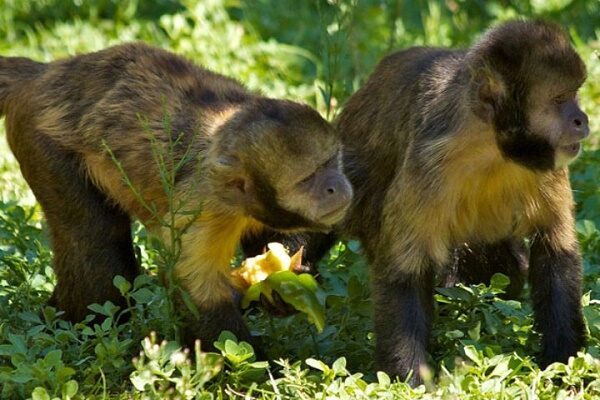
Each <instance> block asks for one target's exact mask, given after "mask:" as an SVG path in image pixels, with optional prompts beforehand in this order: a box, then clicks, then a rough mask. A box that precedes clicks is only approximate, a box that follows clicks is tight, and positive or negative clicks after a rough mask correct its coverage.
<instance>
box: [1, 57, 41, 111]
mask: <svg viewBox="0 0 600 400" xmlns="http://www.w3.org/2000/svg"><path fill="white" fill-rule="evenodd" d="M45 66H46V64H43V63H39V62H36V61H33V60H30V59H29V58H25V57H1V56H0V117H1V116H3V115H4V114H5V113H6V105H7V103H8V98H9V96H10V95H11V94H12V93H14V92H15V91H16V90H17V89H18V88H19V87H21V85H23V84H24V83H26V82H27V81H30V80H31V79H33V78H35V77H36V76H38V75H39V74H40V73H41V72H42V71H43V70H44V69H45Z"/></svg>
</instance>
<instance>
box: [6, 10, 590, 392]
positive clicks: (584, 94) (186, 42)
mask: <svg viewBox="0 0 600 400" xmlns="http://www.w3.org/2000/svg"><path fill="white" fill-rule="evenodd" d="M536 15H539V16H544V17H546V18H550V19H554V20H556V21H558V22H561V23H562V24H564V25H565V26H567V27H568V28H569V29H570V32H571V34H572V37H573V38H574V40H575V42H576V45H577V48H578V50H579V52H580V54H581V55H582V57H583V58H584V60H585V61H586V63H587V65H588V72H589V78H588V80H587V83H586V84H585V86H584V87H583V88H582V90H581V103H582V106H583V108H584V110H585V111H586V112H587V113H588V114H589V116H590V121H591V128H592V136H591V138H590V140H589V141H588V144H587V147H586V151H585V152H584V154H583V155H582V157H581V158H580V159H579V160H578V161H577V162H576V163H575V165H574V166H573V168H572V183H573V187H574V191H575V197H576V200H577V202H578V205H579V208H578V210H577V216H578V222H577V232H578V235H579V239H580V241H581V244H582V248H583V252H584V264H585V265H584V267H585V294H584V296H583V298H582V302H583V304H584V312H585V316H586V319H587V323H588V329H589V333H590V340H589V343H588V348H587V349H586V352H585V353H581V354H580V355H579V356H578V357H576V358H573V359H571V360H570V362H569V363H568V365H563V364H554V365H552V366H551V367H549V368H548V369H546V370H545V371H541V370H540V369H539V367H538V366H537V365H536V363H535V359H534V358H533V357H532V355H534V354H535V353H536V352H537V351H538V350H539V335H538V334H537V333H536V332H535V331H534V329H533V326H532V314H531V307H530V305H529V302H528V301H526V300H524V301H505V300H501V299H499V298H498V297H497V294H498V293H499V292H500V291H501V289H502V287H503V285H505V284H506V282H504V280H503V279H502V277H498V279H496V280H495V281H494V283H493V284H492V286H491V287H485V286H472V287H457V288H452V289H445V290H440V291H438V292H437V294H436V300H437V302H436V317H435V323H434V331H433V335H432V336H433V340H432V344H431V360H430V361H431V363H430V366H431V368H432V370H430V371H424V376H425V377H428V379H426V384H425V385H423V386H420V387H418V388H414V389H412V388H410V387H409V386H408V385H406V384H404V383H402V382H397V381H390V378H389V377H387V376H386V375H385V374H382V373H377V372H376V371H374V370H373V365H372V355H373V347H374V338H373V333H372V322H371V313H372V307H371V301H370V300H369V285H368V279H367V275H366V265H365V260H364V258H363V257H362V256H361V254H360V245H359V244H358V243H356V242H354V241H350V242H348V243H340V244H339V245H338V246H336V247H335V248H334V249H333V250H332V251H331V253H330V254H329V256H328V257H327V258H326V259H325V260H323V262H322V265H321V271H322V275H323V283H322V289H323V293H322V296H323V299H324V300H325V301H326V305H327V308H326V313H327V315H326V317H327V318H326V326H325V329H324V330H323V331H322V332H320V333H318V332H316V330H315V329H314V327H313V326H312V325H311V324H310V323H308V322H307V321H306V319H305V318H304V317H302V316H301V315H295V316H292V317H288V318H283V319H278V318H273V317H271V316H269V315H267V314H265V313H263V312H262V311H261V310H260V309H252V310H250V311H249V312H247V314H246V319H247V321H248V323H249V324H250V326H251V329H252V330H253V332H254V333H255V334H258V335H260V336H262V338H263V341H264V343H265V350H266V351H267V352H268V354H269V355H270V356H271V357H272V359H273V360H274V361H271V362H269V363H265V362H257V361H256V360H255V359H254V355H253V351H252V349H251V348H249V347H248V346H247V345H246V344H244V343H239V344H238V343H236V342H235V341H234V340H233V339H232V338H231V337H228V336H227V335H224V336H223V337H222V338H221V340H220V344H219V346H218V347H219V349H220V354H207V353H199V349H198V348H196V349H191V352H192V353H195V354H196V357H195V358H194V359H193V361H190V360H191V358H190V357H189V352H188V351H182V350H181V349H180V348H179V346H178V345H177V343H176V342H175V341H174V338H175V337H176V332H175V331H176V330H175V328H174V326H175V325H176V323H177V321H176V320H175V319H174V318H175V317H174V316H172V315H170V313H169V312H168V310H169V309H170V308H171V306H170V304H169V301H168V298H169V296H168V293H167V290H166V289H165V288H163V287H162V286H160V285H159V282H158V279H157V278H156V268H157V265H158V266H159V267H160V259H161V258H160V254H158V253H157V250H156V248H154V247H152V246H151V245H150V241H149V239H148V238H147V237H146V234H145V231H144V230H143V229H142V228H141V227H139V226H137V225H136V229H135V244H136V247H137V250H138V252H139V254H140V255H141V261H142V266H143V267H144V269H146V270H147V271H148V274H146V275H144V276H141V277H139V278H137V279H136V281H135V282H131V283H127V282H124V281H123V280H119V279H116V280H115V285H116V286H117V287H118V288H119V289H120V290H121V291H122V292H123V293H124V295H125V296H126V298H127V299H128V301H129V304H130V310H129V311H130V313H131V318H130V319H129V321H128V322H127V323H124V324H123V323H121V324H119V323H118V321H119V318H120V316H121V314H122V313H123V311H124V310H119V309H117V308H116V307H114V306H113V305H111V304H103V305H94V306H92V307H91V309H92V310H93V311H95V312H98V313H100V314H104V315H105V316H106V317H107V318H106V319H105V320H104V322H103V323H101V324H99V323H96V322H95V321H94V320H93V319H92V317H91V316H90V317H89V318H88V320H86V321H85V322H84V323H79V324H70V323H67V322H65V321H63V320H61V319H60V314H59V313H57V311H56V310H54V309H52V308H50V307H47V306H46V305H45V303H46V301H47V300H48V297H49V295H50V293H51V292H52V289H53V286H54V283H55V277H54V275H53V272H52V268H51V267H50V265H51V258H52V254H51V250H50V248H49V243H48V238H47V232H46V228H45V225H44V222H43V216H42V213H41V211H40V209H39V206H36V204H35V200H34V198H33V196H32V194H31V192H30V191H29V190H28V188H27V186H26V184H25V183H24V181H23V180H22V178H21V177H20V173H19V171H18V166H17V164H16V162H15V161H14V158H13V157H12V156H11V155H10V153H9V151H8V148H7V146H6V144H5V142H4V140H3V137H4V134H3V131H0V132H1V133H0V136H2V140H1V141H0V398H3V399H4V398H7V399H11V398H30V397H32V398H34V399H49V398H64V399H68V398H86V399H87V398H111V399H113V398H114V399H129V398H136V399H138V398H140V399H142V398H144V399H146V398H149V399H163V398H185V399H191V398H207V399H210V398H217V399H218V398H236V397H239V398H265V399H271V398H273V399H274V398H299V399H320V398H323V399H325V398H327V399H356V398H380V397H381V398H403V399H404V398H405V399H412V398H423V399H431V398H444V399H445V398H473V399H479V398H486V399H488V398H498V399H512V398H531V399H533V398H544V399H555V398H585V399H587V398H589V399H591V398H597V397H598V396H600V362H599V361H598V359H597V357H599V356H600V300H598V299H600V231H599V230H598V226H600V192H599V189H598V178H599V177H600V151H599V150H596V149H597V148H598V140H599V138H600V112H599V111H598V104H600V59H599V54H598V51H599V49H600V44H599V37H600V2H598V1H583V0H552V1H538V0H531V1H528V0H508V1H488V2H483V1H464V0H457V1H434V0H430V1H426V0H420V1H415V2H403V1H394V0H360V1H359V0H337V1H334V0H332V1H327V2H326V1H300V2H297V1H293V0H283V1H277V2H275V1H267V0H248V1H243V0H239V1H228V0H203V1H198V2H196V1H191V0H187V1H181V2H176V1H172V0H159V1H155V2H142V1H136V0H129V1H116V0H97V1H89V2H88V1H86V2H82V1H76V0H73V1H59V0H40V1H36V2H22V1H20V0H0V54H3V55H20V56H28V57H32V58H35V59H39V60H52V59H55V58H56V57H61V56H66V55H69V54H75V53H77V52H85V51H93V50H98V49H101V48H103V47H106V46H108V45H111V44H114V43H119V42H122V41H128V40H144V41H147V42H150V43H154V44H157V45H159V46H162V47H164V48H168V49H172V50H174V51H176V52H178V53H181V54H184V55H186V56H187V57H189V58H190V59H192V60H194V61H196V62H198V63H202V64H204V65H206V66H207V67H209V68H211V69H213V70H215V71H217V72H220V73H224V74H227V75H230V76H233V77H235V78H237V79H239V80H240V81H242V82H244V83H245V84H247V85H248V86H249V87H251V88H253V89H256V90H261V91H262V92H264V93H266V94H268V95H272V96H277V97H287V98H291V99H296V100H302V101H306V102H308V103H310V104H312V105H314V106H315V107H317V108H318V109H319V111H321V112H322V113H323V115H326V116H328V117H330V118H332V117H334V116H335V115H336V113H337V112H338V110H339V109H340V106H342V105H343V103H344V101H345V99H346V98H347V97H348V96H349V95H350V94H351V93H352V92H353V91H355V90H356V89H357V88H358V87H359V86H360V84H361V83H362V82H363V81H364V78H365V77H366V76H367V75H368V73H369V71H370V70H371V69H372V67H373V66H374V64H375V63H376V62H377V60H379V59H380V58H381V57H382V56H383V55H384V54H386V53H387V52H389V51H391V50H393V49H395V48H400V47H404V46H410V45H414V44H427V45H458V46H466V45H468V44H469V43H471V42H472V41H473V40H474V39H476V38H477V37H478V35H480V34H481V33H482V31H483V30H484V29H485V27H487V26H489V25H490V24H492V23H494V22H497V21H501V20H504V19H507V18H511V17H515V16H536ZM2 129H3V128H2ZM523 299H526V296H524V297H523ZM151 332H156V333H154V334H152V333H151ZM163 340H165V342H163Z"/></svg>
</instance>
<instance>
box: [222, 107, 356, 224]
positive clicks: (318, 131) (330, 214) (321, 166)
mask: <svg viewBox="0 0 600 400" xmlns="http://www.w3.org/2000/svg"><path fill="white" fill-rule="evenodd" d="M265 110H266V111H265ZM259 111H260V112H263V113H264V114H265V115H264V117H261V118H258V119H257V118H256V117H255V116H254V118H253V119H254V120H253V121H252V122H249V123H245V124H244V128H243V129H244V130H245V131H246V132H245V133H244V135H242V136H240V137H238V138H237V139H241V140H237V141H236V144H234V145H233V146H231V152H232V153H233V154H234V155H233V156H232V157H228V159H229V160H230V161H229V164H231V167H232V168H231V171H230V172H229V173H228V175H229V176H230V177H229V178H228V179H227V182H229V184H228V186H227V188H226V190H225V192H227V193H229V194H228V201H229V203H230V204H233V205H235V206H236V207H238V209H241V210H242V211H243V212H244V213H245V214H247V215H249V216H251V217H252V218H254V219H256V220H258V221H260V222H262V223H263V224H265V225H267V226H269V227H271V228H273V229H276V230H286V231H298V230H323V231H326V230H330V229H331V227H332V225H334V224H335V223H337V222H339V221H340V220H341V219H342V218H343V217H344V215H345V213H346V211H347V209H348V207H349V205H350V201H351V200H352V195H353V192H352V187H351V185H350V182H349V181H348V179H347V178H346V175H345V174H344V172H343V170H342V162H341V144H340V140H339V137H338V136H337V135H336V133H335V132H334V130H333V128H332V127H331V125H330V124H329V123H327V122H326V121H325V120H323V118H321V117H320V116H319V114H318V113H317V112H316V111H314V110H312V109H310V108H309V107H307V106H302V105H299V104H296V103H290V102H285V101H269V102H268V103H266V104H265V102H264V101H263V102H262V103H261V109H260V110H255V112H259ZM241 117H243V116H241ZM241 117H240V118H239V120H243V118H241ZM231 160H235V161H233V162H232V161H231ZM231 176H234V178H231ZM231 200H233V202H232V201H231Z"/></svg>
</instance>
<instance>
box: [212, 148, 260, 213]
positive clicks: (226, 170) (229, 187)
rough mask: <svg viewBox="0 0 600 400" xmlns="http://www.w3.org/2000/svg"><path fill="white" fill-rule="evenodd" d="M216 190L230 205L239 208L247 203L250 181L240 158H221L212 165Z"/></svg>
mask: <svg viewBox="0 0 600 400" xmlns="http://www.w3.org/2000/svg"><path fill="white" fill-rule="evenodd" d="M211 176H212V178H213V184H214V188H215V189H214V190H215V192H216V193H218V196H219V197H220V198H221V200H223V201H224V202H226V203H227V204H229V205H232V206H239V205H242V204H244V203H245V202H247V197H248V194H249V193H248V192H249V186H250V185H249V183H250V179H249V177H248V176H247V175H246V174H245V172H244V168H243V165H242V162H241V161H240V159H239V158H237V157H235V156H229V155H221V156H219V157H218V158H217V159H216V160H215V162H214V164H213V165H212V174H211Z"/></svg>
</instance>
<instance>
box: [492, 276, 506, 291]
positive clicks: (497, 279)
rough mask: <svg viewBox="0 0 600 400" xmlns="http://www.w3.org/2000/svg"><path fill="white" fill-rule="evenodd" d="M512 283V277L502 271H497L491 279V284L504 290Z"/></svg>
mask: <svg viewBox="0 0 600 400" xmlns="http://www.w3.org/2000/svg"><path fill="white" fill-rule="evenodd" d="M509 284H510V278H509V277H508V276H506V275H504V274H501V273H498V272H497V273H495V274H494V275H492V279H491V280H490V286H491V287H492V288H494V289H501V290H504V289H506V287H507V286H508V285H509Z"/></svg>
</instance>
